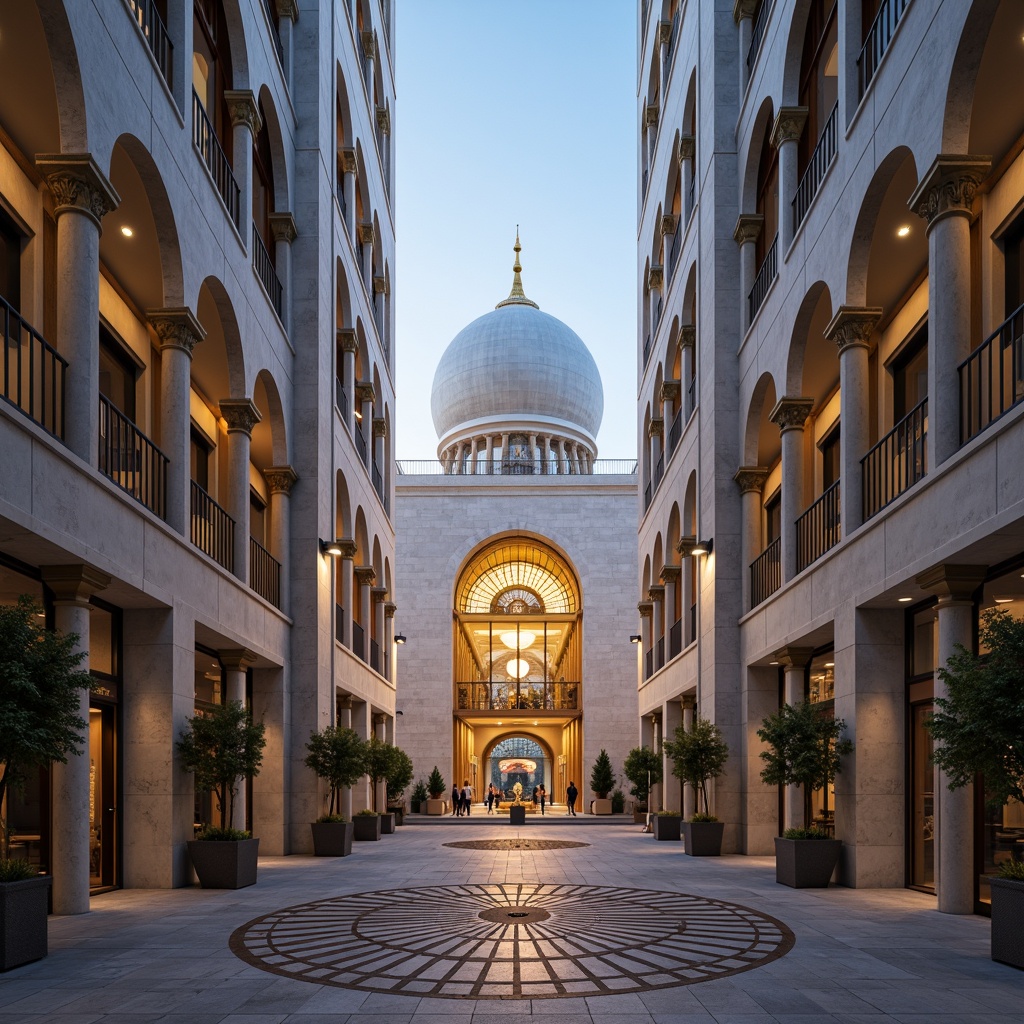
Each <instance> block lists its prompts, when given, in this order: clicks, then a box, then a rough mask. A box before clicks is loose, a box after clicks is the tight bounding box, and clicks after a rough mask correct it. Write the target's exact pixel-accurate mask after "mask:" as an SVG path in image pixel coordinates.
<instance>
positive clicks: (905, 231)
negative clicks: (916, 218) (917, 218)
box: [896, 224, 910, 238]
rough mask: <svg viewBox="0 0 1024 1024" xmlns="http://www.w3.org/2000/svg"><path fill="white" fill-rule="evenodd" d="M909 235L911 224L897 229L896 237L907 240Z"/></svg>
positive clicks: (902, 225)
mask: <svg viewBox="0 0 1024 1024" xmlns="http://www.w3.org/2000/svg"><path fill="white" fill-rule="evenodd" d="M909 234H910V225H909V224H901V225H900V226H899V227H898V228H897V229H896V237H897V238H906V237H907V235H909Z"/></svg>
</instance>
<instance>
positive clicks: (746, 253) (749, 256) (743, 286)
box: [732, 213, 764, 335]
mask: <svg viewBox="0 0 1024 1024" xmlns="http://www.w3.org/2000/svg"><path fill="white" fill-rule="evenodd" d="M763 228H764V217H762V216H761V214H759V213H741V214H740V215H739V217H737V219H736V228H735V230H734V231H733V233H732V237H733V238H734V239H736V244H737V245H738V246H739V247H740V333H741V335H745V334H746V333H747V331H748V330H750V289H751V288H753V287H754V279H755V278H756V277H757V263H756V260H757V252H756V249H755V245H756V243H757V239H758V237H759V236H760V234H761V231H762V229H763Z"/></svg>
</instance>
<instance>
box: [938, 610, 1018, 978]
mask: <svg viewBox="0 0 1024 1024" xmlns="http://www.w3.org/2000/svg"><path fill="white" fill-rule="evenodd" d="M978 646H979V649H980V650H981V651H983V652H984V653H983V654H974V653H973V651H969V650H967V648H966V647H963V646H962V645H961V644H957V645H956V653H955V654H954V655H953V656H952V657H951V658H950V659H949V660H948V661H947V663H946V665H945V666H944V667H942V668H940V669H939V678H940V679H941V680H942V681H943V683H945V686H946V696H945V697H937V698H936V699H935V713H934V714H933V715H932V718H931V721H930V723H929V728H930V729H931V733H932V737H933V738H934V740H935V749H934V751H933V754H932V758H933V760H934V762H935V764H936V765H938V767H939V768H941V769H942V771H943V772H945V773H946V777H947V780H948V785H949V788H950V789H959V788H961V787H962V786H973V785H974V781H975V779H976V778H977V777H978V776H979V775H980V776H981V780H982V784H983V786H984V791H985V802H986V804H987V805H988V806H989V808H991V809H993V810H996V811H1000V810H1001V809H1002V807H1003V806H1004V805H1005V804H1007V803H1008V802H1009V801H1010V800H1016V801H1018V802H1021V803H1024V702H1022V700H1021V692H1022V681H1021V680H1022V678H1024V667H1022V666H1024V622H1022V621H1020V620H1019V619H1015V618H1014V617H1013V616H1012V615H1010V614H1009V613H1008V612H1006V611H1005V610H1003V609H1001V608H999V609H990V610H988V611H986V612H984V613H983V614H982V616H981V621H980V623H979V630H978ZM990 884H991V887H992V890H991V891H992V951H991V955H992V959H993V960H998V961H999V962H1001V963H1005V964H1010V965H1011V966H1013V967H1019V968H1022V969H1024V932H1022V929H1021V922H1022V921H1024V864H1021V863H1020V862H1017V861H1013V860H1008V861H1007V862H1006V863H1004V864H1003V865H1001V867H1000V873H999V875H997V876H995V877H993V878H991V879H990Z"/></svg>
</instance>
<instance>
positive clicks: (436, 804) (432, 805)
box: [427, 797, 445, 815]
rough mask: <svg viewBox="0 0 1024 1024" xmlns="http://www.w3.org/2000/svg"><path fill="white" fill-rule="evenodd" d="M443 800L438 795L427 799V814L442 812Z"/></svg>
mask: <svg viewBox="0 0 1024 1024" xmlns="http://www.w3.org/2000/svg"><path fill="white" fill-rule="evenodd" d="M444 811H445V801H444V800H442V799H441V798H440V797H438V798H437V799H436V800H435V799H434V798H433V797H431V798H430V799H429V800H428V801H427V814H435V815H437V814H444Z"/></svg>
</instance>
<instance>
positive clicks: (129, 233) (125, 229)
mask: <svg viewBox="0 0 1024 1024" xmlns="http://www.w3.org/2000/svg"><path fill="white" fill-rule="evenodd" d="M121 234H122V235H124V237H125V238H131V237H132V235H134V234H135V232H134V231H132V229H131V228H130V227H128V225H127V224H125V225H124V226H123V227H122V228H121Z"/></svg>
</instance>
